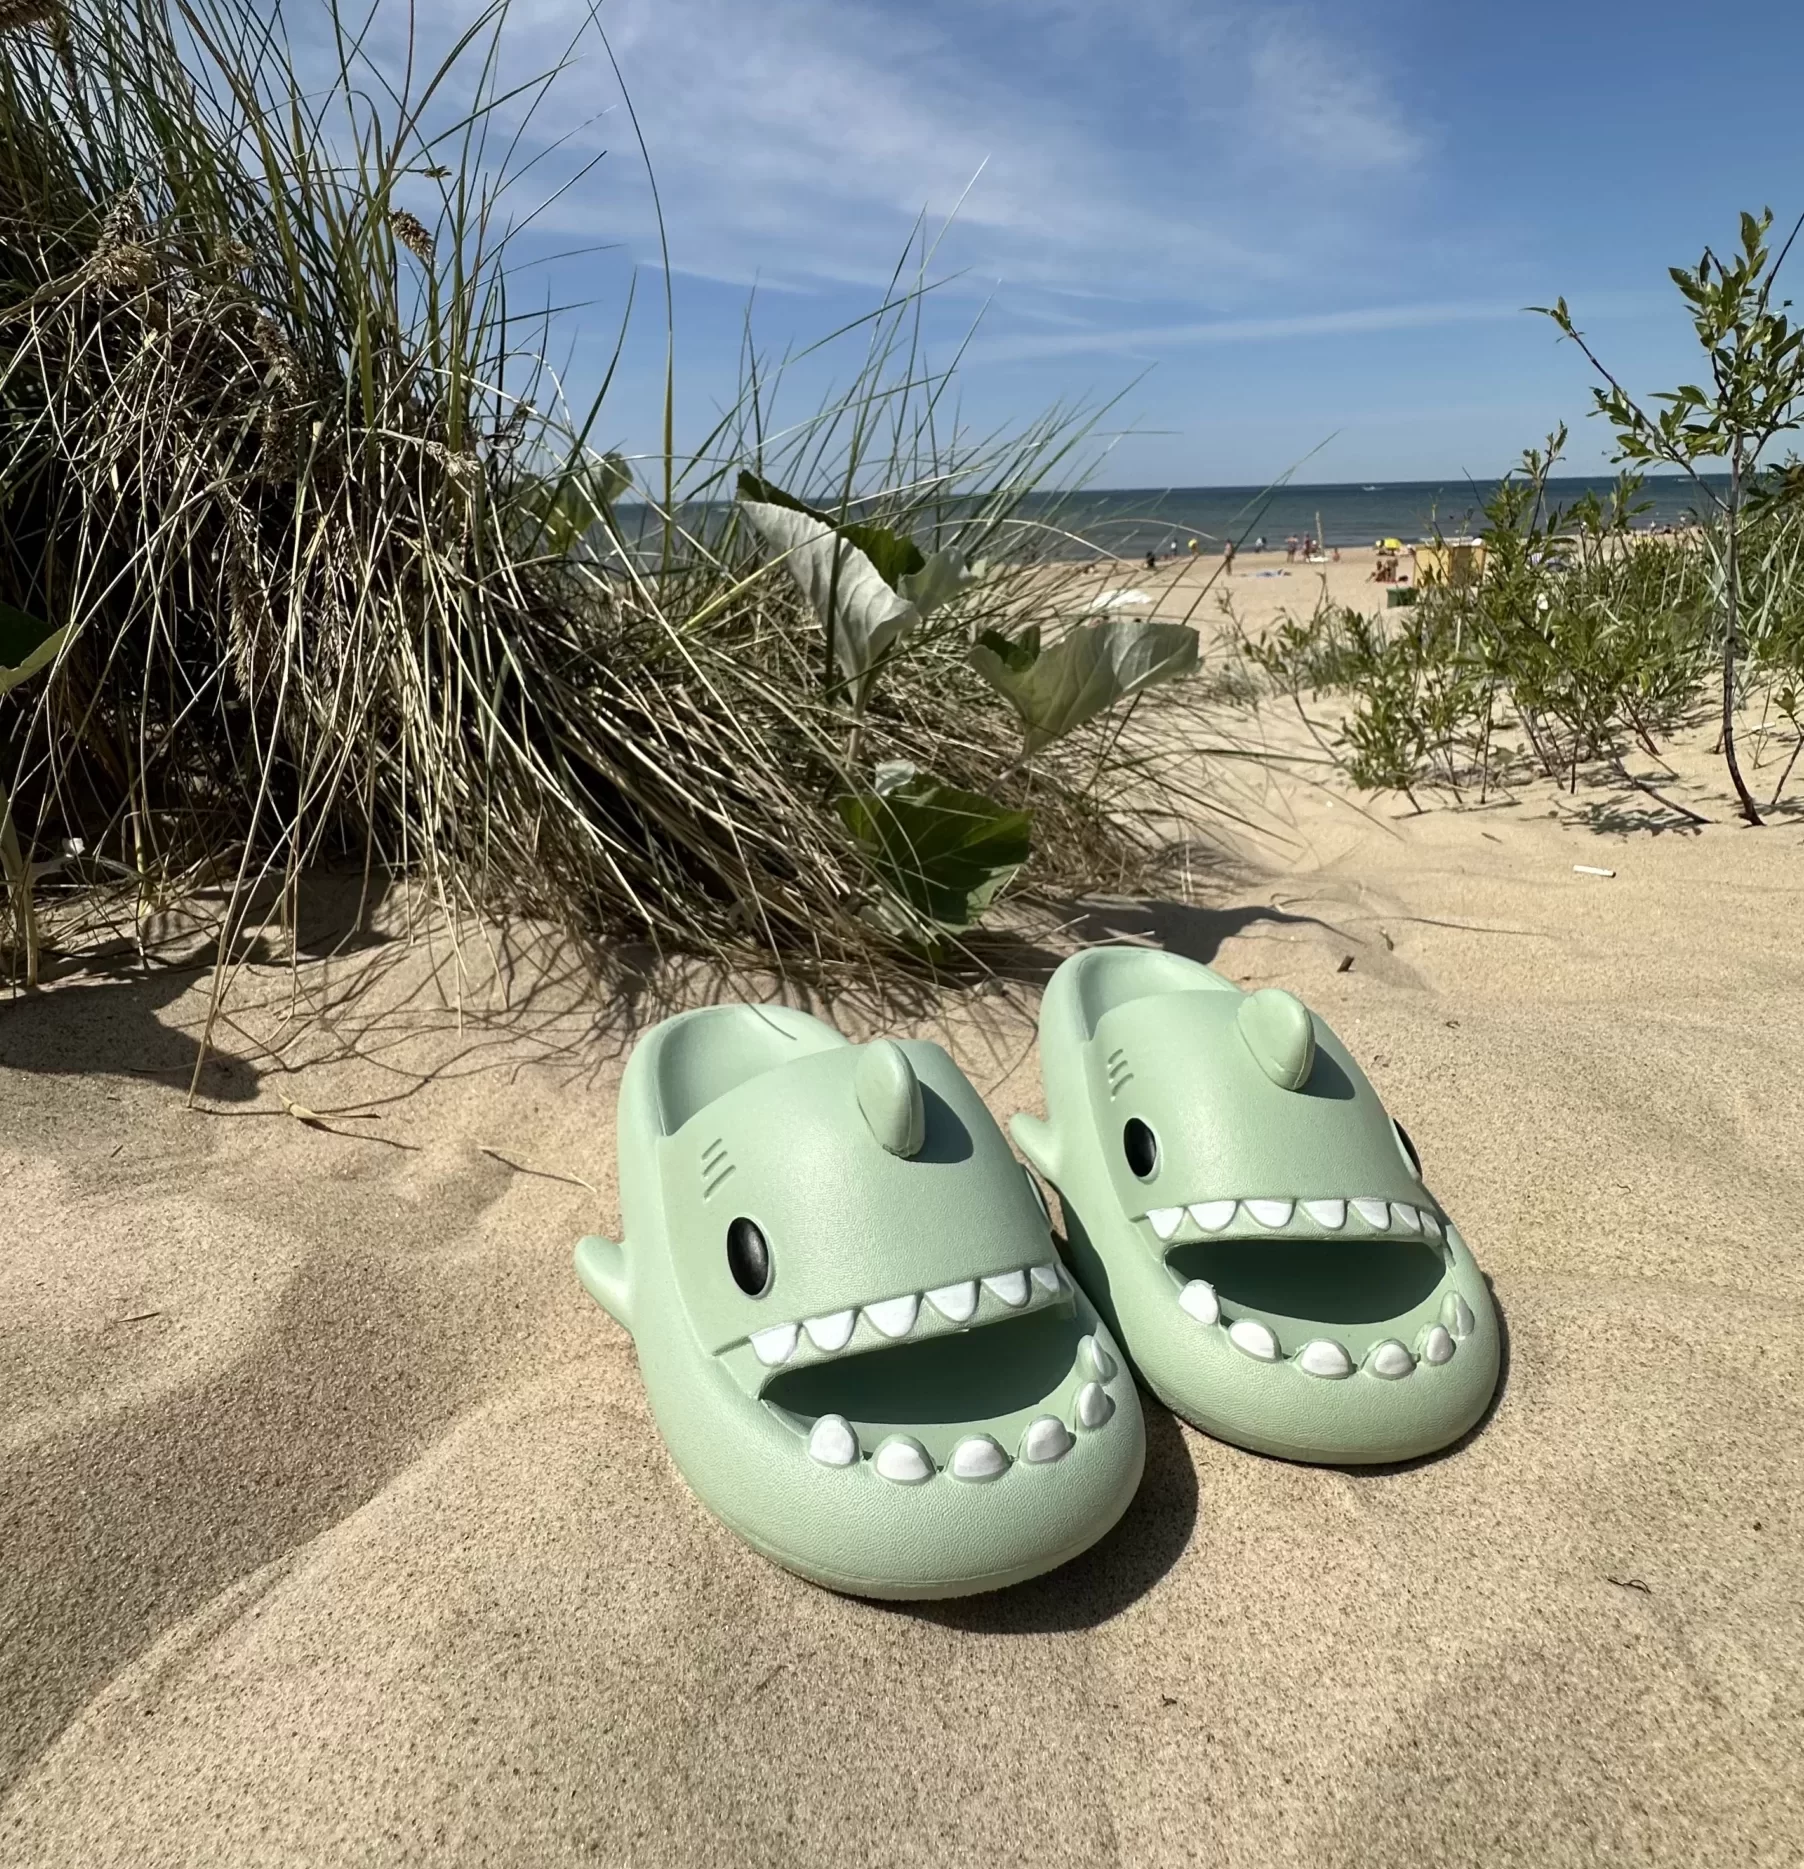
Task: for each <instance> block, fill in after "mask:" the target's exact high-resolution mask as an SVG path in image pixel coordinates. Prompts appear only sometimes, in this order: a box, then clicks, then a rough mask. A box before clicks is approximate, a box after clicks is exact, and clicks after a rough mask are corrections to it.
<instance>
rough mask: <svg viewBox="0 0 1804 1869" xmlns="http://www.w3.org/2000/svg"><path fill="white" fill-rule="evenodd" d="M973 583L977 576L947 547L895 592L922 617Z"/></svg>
mask: <svg viewBox="0 0 1804 1869" xmlns="http://www.w3.org/2000/svg"><path fill="white" fill-rule="evenodd" d="M976 581H977V573H976V571H975V570H974V569H973V568H972V567H971V566H969V565H967V564H966V563H965V555H964V553H963V552H961V551H958V550H956V549H955V548H954V547H952V546H950V545H949V546H947V547H946V549H945V550H944V551H939V552H935V553H933V554H932V555H931V556H930V557H929V558H928V559H927V560H926V562H925V563H924V564H922V565H921V566H920V567H919V569H917V570H915V571H912V572H910V573H908V574H907V575H906V576H905V577H903V578H902V579H901V581H900V582H899V583H898V584H897V585H896V589H897V591H898V592H900V594H901V595H902V596H904V597H906V598H907V599H908V601H909V602H910V603H911V604H913V605H914V607H915V608H916V609H917V610H918V611H920V613H921V614H922V616H930V615H931V614H932V613H933V612H934V611H935V610H937V609H938V608H939V607H940V605H941V604H943V603H949V602H951V600H952V599H953V598H954V597H956V596H958V594H959V593H960V592H961V591H963V590H966V589H968V588H969V587H970V586H971V585H972V584H974V583H975V582H976Z"/></svg>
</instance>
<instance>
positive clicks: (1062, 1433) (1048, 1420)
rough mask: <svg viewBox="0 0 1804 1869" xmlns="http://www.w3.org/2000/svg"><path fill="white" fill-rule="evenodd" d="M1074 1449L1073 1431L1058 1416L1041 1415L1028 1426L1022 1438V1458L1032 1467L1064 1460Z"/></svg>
mask: <svg viewBox="0 0 1804 1869" xmlns="http://www.w3.org/2000/svg"><path fill="white" fill-rule="evenodd" d="M1071 1447H1072V1441H1071V1430H1070V1429H1069V1428H1068V1427H1066V1426H1065V1424H1064V1422H1062V1421H1061V1420H1060V1419H1059V1418H1058V1416H1057V1415H1041V1416H1039V1417H1038V1418H1037V1419H1035V1420H1033V1421H1030V1422H1029V1423H1028V1424H1027V1432H1026V1433H1025V1434H1023V1435H1022V1437H1021V1458H1022V1460H1023V1461H1024V1462H1025V1463H1026V1464H1027V1465H1028V1466H1030V1467H1043V1466H1045V1465H1046V1464H1047V1463H1048V1462H1049V1461H1053V1460H1062V1459H1064V1457H1065V1456H1066V1455H1067V1454H1068V1453H1070V1451H1071Z"/></svg>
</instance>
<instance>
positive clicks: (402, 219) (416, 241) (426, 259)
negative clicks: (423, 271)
mask: <svg viewBox="0 0 1804 1869" xmlns="http://www.w3.org/2000/svg"><path fill="white" fill-rule="evenodd" d="M388 224H389V226H390V228H391V229H392V230H393V232H394V236H395V238H396V239H397V240H398V241H400V243H401V244H402V246H404V247H405V248H406V249H407V250H408V252H409V253H411V254H412V255H413V256H414V258H415V259H416V260H418V261H419V262H420V264H421V265H422V266H430V265H431V264H432V262H433V260H434V259H435V258H436V257H437V250H436V249H435V248H434V246H433V244H432V236H431V235H430V234H429V233H427V231H426V227H425V223H424V222H423V221H421V220H419V219H418V218H417V217H416V216H414V215H412V214H409V213H408V212H407V210H406V209H405V208H391V209H390V210H389V215H388Z"/></svg>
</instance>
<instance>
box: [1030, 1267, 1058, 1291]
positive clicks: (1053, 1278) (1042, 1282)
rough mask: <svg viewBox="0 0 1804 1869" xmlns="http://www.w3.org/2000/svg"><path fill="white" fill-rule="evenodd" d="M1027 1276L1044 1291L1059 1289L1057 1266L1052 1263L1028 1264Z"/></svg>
mask: <svg viewBox="0 0 1804 1869" xmlns="http://www.w3.org/2000/svg"><path fill="white" fill-rule="evenodd" d="M1027 1276H1028V1277H1029V1278H1031V1279H1032V1280H1033V1282H1034V1283H1035V1284H1036V1285H1038V1286H1039V1288H1040V1289H1041V1290H1042V1291H1044V1292H1056V1291H1057V1290H1058V1289H1059V1268H1058V1266H1057V1265H1056V1264H1054V1263H1051V1262H1048V1263H1047V1264H1046V1265H1030V1266H1029V1267H1028V1268H1027Z"/></svg>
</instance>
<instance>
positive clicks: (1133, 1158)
mask: <svg viewBox="0 0 1804 1869" xmlns="http://www.w3.org/2000/svg"><path fill="white" fill-rule="evenodd" d="M1121 1152H1122V1154H1123V1155H1125V1156H1126V1157H1127V1165H1128V1166H1129V1167H1130V1168H1131V1169H1132V1170H1133V1171H1134V1173H1135V1174H1136V1175H1137V1176H1138V1177H1139V1178H1140V1180H1142V1181H1150V1180H1151V1179H1152V1177H1153V1175H1154V1173H1155V1172H1156V1171H1157V1169H1158V1166H1159V1138H1158V1137H1157V1136H1155V1135H1154V1134H1153V1132H1152V1131H1151V1130H1150V1129H1148V1128H1147V1126H1146V1125H1145V1124H1144V1123H1143V1122H1141V1120H1140V1119H1139V1117H1137V1116H1130V1117H1129V1118H1128V1120H1127V1127H1126V1128H1125V1129H1123V1130H1122V1132H1121Z"/></svg>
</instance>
